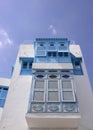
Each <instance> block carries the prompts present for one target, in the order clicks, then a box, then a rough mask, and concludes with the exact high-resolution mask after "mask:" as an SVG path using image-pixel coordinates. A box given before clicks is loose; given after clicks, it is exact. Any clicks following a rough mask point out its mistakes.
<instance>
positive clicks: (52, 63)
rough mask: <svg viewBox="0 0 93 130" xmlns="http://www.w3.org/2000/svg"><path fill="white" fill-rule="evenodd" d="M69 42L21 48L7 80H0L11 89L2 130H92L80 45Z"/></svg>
mask: <svg viewBox="0 0 93 130" xmlns="http://www.w3.org/2000/svg"><path fill="white" fill-rule="evenodd" d="M69 43H70V42H69V41H68V39H65V38H46V39H45V38H38V39H36V41H35V43H34V44H22V45H21V46H20V49H19V52H18V56H17V59H16V63H15V67H14V70H13V74H12V77H11V81H10V80H8V79H6V80H5V79H0V86H9V91H8V95H7V99H6V102H5V105H4V108H2V109H3V113H2V117H1V121H0V130H29V129H31V130H34V129H35V130H38V129H39V130H41V129H42V130H48V129H49V130H53V129H56V130H93V123H92V122H93V94H92V91H91V86H90V83H89V79H88V75H87V70H86V67H85V63H84V58H83V55H82V52H81V50H80V47H79V45H76V44H75V45H71V44H69ZM3 81H4V82H3ZM0 112H1V110H0ZM0 116H1V114H0Z"/></svg>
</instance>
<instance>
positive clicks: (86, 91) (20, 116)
mask: <svg viewBox="0 0 93 130" xmlns="http://www.w3.org/2000/svg"><path fill="white" fill-rule="evenodd" d="M31 46H32V45H21V47H20V49H19V53H18V56H17V60H16V64H15V68H14V72H13V76H12V79H11V83H10V89H9V94H8V96H7V101H6V105H5V108H4V111H3V115H2V120H1V121H0V130H29V129H28V126H27V123H26V120H25V114H26V112H27V106H28V100H29V94H30V88H31V81H32V77H31V76H27V75H25V76H22V75H19V74H20V69H21V62H20V60H19V57H20V56H22V54H24V52H25V55H26V54H27V56H28V57H31V51H30V49H29V48H32V47H31ZM23 48H24V49H23ZM28 50H29V51H28ZM82 66H83V71H84V75H83V76H75V82H76V89H77V95H78V102H79V108H80V113H81V121H80V126H79V129H78V130H93V123H92V122H93V95H92V92H91V88H90V84H89V79H88V76H87V72H86V67H85V65H84V61H83V62H82ZM55 129H56V128H55ZM46 130H47V129H46ZM51 130H53V129H51ZM59 130H62V129H59ZM65 130H66V129H65ZM68 130H70V129H68Z"/></svg>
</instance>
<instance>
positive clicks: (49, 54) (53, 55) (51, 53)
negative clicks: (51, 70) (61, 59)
mask: <svg viewBox="0 0 93 130" xmlns="http://www.w3.org/2000/svg"><path fill="white" fill-rule="evenodd" d="M56 55H57V53H56V52H48V56H49V57H50V56H52V57H56Z"/></svg>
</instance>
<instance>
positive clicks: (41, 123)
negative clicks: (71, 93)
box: [26, 104, 80, 129]
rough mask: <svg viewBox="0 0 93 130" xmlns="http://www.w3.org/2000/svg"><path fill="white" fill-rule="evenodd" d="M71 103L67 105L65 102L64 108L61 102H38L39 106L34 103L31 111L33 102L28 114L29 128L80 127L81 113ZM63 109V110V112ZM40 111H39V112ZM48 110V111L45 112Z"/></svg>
mask: <svg viewBox="0 0 93 130" xmlns="http://www.w3.org/2000/svg"><path fill="white" fill-rule="evenodd" d="M72 106H73V105H70V107H67V106H66V104H63V106H62V107H63V110H62V109H61V106H60V105H59V104H57V105H54V104H52V105H51V104H48V105H47V110H46V105H45V106H44V104H38V105H37V107H35V105H33V107H32V111H33V112H31V104H30V107H29V110H30V111H28V112H27V114H26V121H27V124H28V127H29V128H63V129H68V128H71V129H74V128H78V126H79V121H80V114H79V112H78V111H77V109H76V106H73V107H72ZM61 110H62V112H61ZM38 111H39V112H38ZM45 111H48V112H45Z"/></svg>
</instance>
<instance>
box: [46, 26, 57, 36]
mask: <svg viewBox="0 0 93 130" xmlns="http://www.w3.org/2000/svg"><path fill="white" fill-rule="evenodd" d="M48 29H49V30H50V31H52V34H53V35H56V34H57V31H56V29H55V27H54V26H53V25H52V24H51V25H49V28H48Z"/></svg>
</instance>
